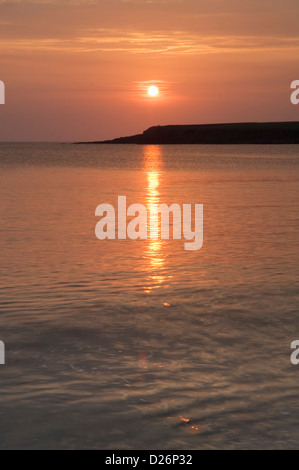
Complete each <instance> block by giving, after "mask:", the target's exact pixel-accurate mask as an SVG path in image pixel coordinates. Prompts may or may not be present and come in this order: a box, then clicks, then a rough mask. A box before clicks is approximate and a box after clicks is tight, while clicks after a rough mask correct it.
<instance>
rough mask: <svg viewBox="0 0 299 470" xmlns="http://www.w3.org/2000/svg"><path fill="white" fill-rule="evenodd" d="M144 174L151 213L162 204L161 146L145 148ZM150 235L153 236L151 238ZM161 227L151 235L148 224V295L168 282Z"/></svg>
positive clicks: (148, 207) (147, 202)
mask: <svg viewBox="0 0 299 470" xmlns="http://www.w3.org/2000/svg"><path fill="white" fill-rule="evenodd" d="M144 172H145V175H146V181H147V186H146V196H145V199H146V208H147V211H148V214H149V213H150V209H151V206H152V205H153V204H160V185H161V180H162V179H163V156H162V147H161V146H159V145H148V146H145V147H144ZM150 235H152V236H151V237H150ZM160 237H161V227H160V224H158V227H157V230H156V231H154V232H153V233H152V234H151V233H150V224H148V244H147V247H146V250H145V258H146V259H147V261H148V264H147V270H148V273H149V276H148V279H149V280H150V286H147V287H146V288H145V292H146V293H150V292H152V291H153V290H154V289H157V288H159V287H161V285H162V284H163V283H164V281H165V280H166V276H165V275H163V271H164V268H165V257H164V254H163V246H164V243H163V241H162V240H161V239H160Z"/></svg>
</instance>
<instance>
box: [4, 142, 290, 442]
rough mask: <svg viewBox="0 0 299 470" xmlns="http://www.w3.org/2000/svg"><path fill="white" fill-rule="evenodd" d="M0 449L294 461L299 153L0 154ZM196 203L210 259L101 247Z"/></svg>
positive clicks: (122, 244)
mask: <svg viewBox="0 0 299 470" xmlns="http://www.w3.org/2000/svg"><path fill="white" fill-rule="evenodd" d="M0 170H1V173H0V216H1V225H0V250H1V267H0V282H1V287H0V310H1V313H0V340H2V341H4V342H5V345H6V365H5V366H0V377H1V385H0V448H2V449H15V448H18V449H48V448H56V449H79V448H100V449H178V450H179V449H210V448H212V449H213V448H214V449H215V448H216V449H222V448H226V449H255V448H278V449H279V448H282V449H285V448H298V446H299V426H298V421H299V398H298V379H299V375H298V374H299V366H298V367H296V366H293V365H291V362H290V354H291V350H290V344H291V342H292V341H293V340H295V339H299V316H298V301H299V295H298V294H299V290H298V271H299V263H298V261H299V259H298V258H299V256H298V217H299V215H298V214H299V194H298V176H299V171H298V170H299V146H234V147H231V146H223V147H222V146H93V145H91V146H87V145H83V146H73V145H62V144H49V145H47V144H34V145H32V144H1V145H0ZM118 195H126V196H127V199H128V204H131V203H135V202H138V203H143V204H145V205H148V204H149V203H150V202H152V201H156V202H161V203H162V202H165V203H167V204H170V203H173V202H176V203H179V204H183V203H192V204H195V203H202V204H204V246H203V248H202V249H201V250H200V251H195V252H190V251H189V252H187V251H184V248H183V244H184V241H183V240H182V241H172V240H169V241H161V240H158V241H154V240H148V241H147V240H145V241H130V240H124V241H108V240H106V241H99V240H97V239H96V237H95V234H94V229H95V224H96V222H97V219H96V218H95V215H94V213H95V209H96V207H97V205H98V204H100V203H111V204H115V205H116V203H117V196H118Z"/></svg>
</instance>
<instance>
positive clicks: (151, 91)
mask: <svg viewBox="0 0 299 470" xmlns="http://www.w3.org/2000/svg"><path fill="white" fill-rule="evenodd" d="M147 92H148V94H149V95H150V96H157V95H158V94H159V88H158V87H156V86H155V85H152V86H150V87H149V89H148V90H147Z"/></svg>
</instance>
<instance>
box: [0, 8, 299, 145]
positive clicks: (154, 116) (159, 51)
mask: <svg viewBox="0 0 299 470" xmlns="http://www.w3.org/2000/svg"><path fill="white" fill-rule="evenodd" d="M298 18H299V2H298V0H283V1H282V0H281V1H279V0H271V1H270V0H242V1H241V0H209V1H207V0H164V1H163V0H159V1H158V0H156V1H155V0H152V1H147V0H59V1H58V0H0V41H1V50H0V64H1V65H0V80H3V81H4V82H5V85H6V104H5V105H4V106H0V119H1V126H0V140H1V141H10V140H19V141H73V140H94V139H105V138H113V137H118V136H122V135H128V134H134V133H138V132H140V131H142V130H144V129H146V128H147V127H149V126H151V125H155V124H161V125H163V124H200V123H213V122H232V121H233V122H235V121H265V120H266V121H275V120H299V105H298V106H294V105H292V104H291V102H290V94H291V91H290V84H291V82H292V81H293V80H295V79H299V69H298V57H299V30H298ZM149 83H156V84H157V85H158V86H159V87H160V89H161V94H160V95H159V98H154V99H153V98H149V97H147V96H146V95H145V94H144V91H143V90H144V89H145V88H146V86H147V84H149Z"/></svg>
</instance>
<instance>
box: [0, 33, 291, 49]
mask: <svg viewBox="0 0 299 470" xmlns="http://www.w3.org/2000/svg"><path fill="white" fill-rule="evenodd" d="M1 43H2V48H3V49H2V53H5V52H4V51H6V53H11V52H13V51H23V50H26V51H31V52H34V51H36V52H39V51H49V52H51V51H55V52H59V51H60V52H64V51H66V52H74V53H87V52H110V53H113V52H115V53H130V54H156V55H157V54H159V55H161V54H162V55H178V54H209V53H219V52H221V53H224V52H240V51H253V50H279V49H298V48H299V37H280V36H254V35H252V36H229V35H221V36H203V35H200V34H194V33H193V34H191V33H190V32H188V31H170V32H167V33H165V32H163V31H153V32H144V31H130V30H128V31H123V30H120V29H104V28H101V29H92V30H86V31H85V32H84V33H83V35H81V36H78V37H71V38H68V39H58V38H44V39H43V38H39V39H37V40H35V39H2V40H1Z"/></svg>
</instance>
